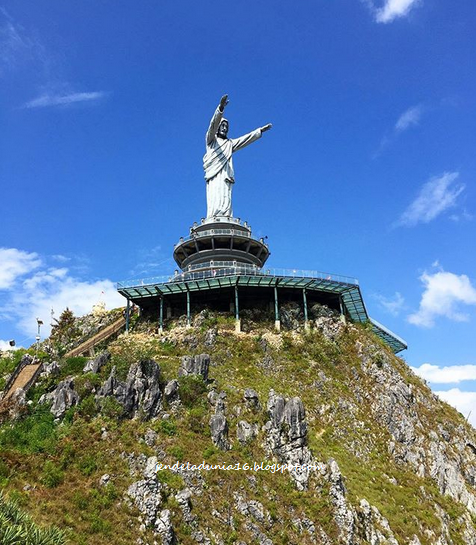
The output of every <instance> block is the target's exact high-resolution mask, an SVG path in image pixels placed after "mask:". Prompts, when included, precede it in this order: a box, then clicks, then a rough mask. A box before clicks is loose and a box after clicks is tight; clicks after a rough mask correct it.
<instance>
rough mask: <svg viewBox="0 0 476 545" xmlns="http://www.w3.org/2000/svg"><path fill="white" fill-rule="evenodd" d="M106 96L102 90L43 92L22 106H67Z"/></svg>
mask: <svg viewBox="0 0 476 545" xmlns="http://www.w3.org/2000/svg"><path fill="white" fill-rule="evenodd" d="M105 96H107V93H105V92H104V91H93V92H91V93H68V94H56V95H55V94H43V95H41V96H39V97H37V98H34V99H33V100H30V101H28V102H26V103H25V104H24V105H23V108H47V107H50V106H69V105H71V104H77V103H79V102H94V101H97V100H100V99H102V98H104V97H105Z"/></svg>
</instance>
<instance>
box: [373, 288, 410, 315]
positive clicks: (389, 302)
mask: <svg viewBox="0 0 476 545" xmlns="http://www.w3.org/2000/svg"><path fill="white" fill-rule="evenodd" d="M376 299H377V300H378V302H379V303H380V306H381V307H382V308H384V309H385V310H386V311H387V312H389V313H390V314H392V315H393V316H398V314H399V312H400V311H401V310H402V309H403V307H404V304H405V299H404V298H403V296H402V294H401V293H399V292H398V291H397V292H395V295H394V296H393V297H391V298H390V297H384V296H383V295H376Z"/></svg>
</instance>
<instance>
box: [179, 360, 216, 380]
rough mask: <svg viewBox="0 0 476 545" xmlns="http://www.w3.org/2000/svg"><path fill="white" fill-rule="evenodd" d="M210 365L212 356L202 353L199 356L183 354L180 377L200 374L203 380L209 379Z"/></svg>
mask: <svg viewBox="0 0 476 545" xmlns="http://www.w3.org/2000/svg"><path fill="white" fill-rule="evenodd" d="M209 367H210V356H209V355H208V354H200V355H198V356H183V357H182V362H181V365H180V368H179V371H178V375H179V377H185V376H188V375H200V376H201V377H202V378H203V380H205V381H206V380H207V379H208V369H209Z"/></svg>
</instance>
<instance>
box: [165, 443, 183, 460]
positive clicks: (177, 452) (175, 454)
mask: <svg viewBox="0 0 476 545" xmlns="http://www.w3.org/2000/svg"><path fill="white" fill-rule="evenodd" d="M169 454H170V456H172V458H175V460H178V461H179V462H182V461H183V459H184V457H185V452H184V450H183V448H182V447H179V446H174V447H170V448H169Z"/></svg>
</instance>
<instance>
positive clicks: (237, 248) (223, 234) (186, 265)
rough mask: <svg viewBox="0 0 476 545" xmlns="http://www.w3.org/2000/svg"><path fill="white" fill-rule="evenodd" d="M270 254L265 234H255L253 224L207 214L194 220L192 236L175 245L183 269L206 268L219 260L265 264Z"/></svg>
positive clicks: (178, 260) (178, 262)
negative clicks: (195, 221)
mask: <svg viewBox="0 0 476 545" xmlns="http://www.w3.org/2000/svg"><path fill="white" fill-rule="evenodd" d="M269 255H270V252H269V248H268V245H267V244H266V243H265V239H264V238H260V239H257V238H254V237H253V236H252V234H251V227H250V226H249V225H248V224H247V222H246V221H245V222H242V221H240V219H239V218H231V217H224V216H223V217H215V218H207V219H204V220H202V221H201V223H200V224H198V223H194V224H193V226H192V227H191V228H190V235H189V236H188V237H181V238H180V240H179V242H178V243H177V244H176V245H175V247H174V254H173V256H174V259H175V262H176V263H177V265H178V266H179V267H180V268H181V269H182V270H183V271H192V270H194V271H197V270H206V269H210V268H212V267H214V268H215V269H217V268H218V267H219V265H217V263H230V262H231V263H234V265H235V266H238V265H251V266H254V267H258V268H262V267H263V266H264V264H265V263H266V260H267V259H268V257H269Z"/></svg>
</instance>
